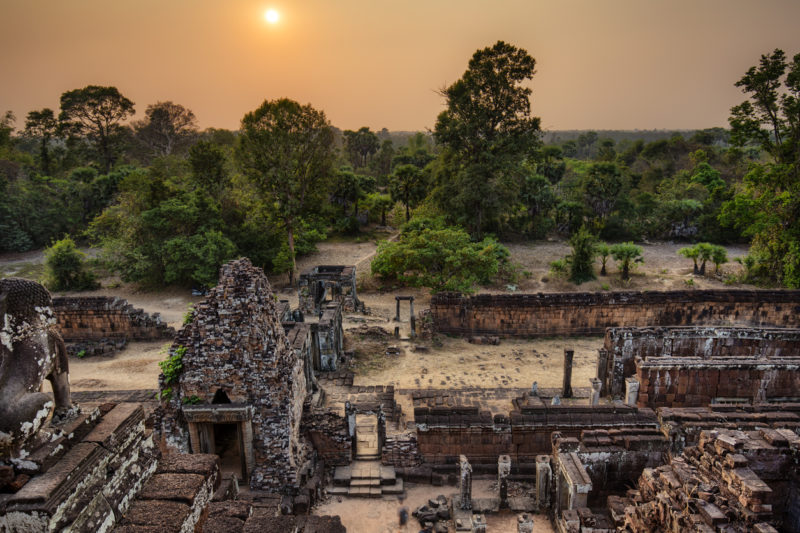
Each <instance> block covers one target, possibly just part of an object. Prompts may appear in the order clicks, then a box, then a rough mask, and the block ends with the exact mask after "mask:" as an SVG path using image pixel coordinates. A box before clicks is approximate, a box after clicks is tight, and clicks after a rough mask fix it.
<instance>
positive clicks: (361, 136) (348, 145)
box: [344, 126, 381, 169]
mask: <svg viewBox="0 0 800 533" xmlns="http://www.w3.org/2000/svg"><path fill="white" fill-rule="evenodd" d="M380 146H381V141H380V139H378V136H377V135H375V133H373V132H372V131H370V129H369V128H368V127H367V126H364V127H362V128H359V130H358V131H352V130H344V147H345V150H346V151H347V155H348V156H349V158H350V162H351V163H352V164H353V167H354V168H356V169H359V168H362V167H365V166H367V163H368V162H369V157H370V156H371V155H372V154H374V153H375V152H377V151H378V149H379V148H380Z"/></svg>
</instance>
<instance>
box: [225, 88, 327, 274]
mask: <svg viewBox="0 0 800 533" xmlns="http://www.w3.org/2000/svg"><path fill="white" fill-rule="evenodd" d="M333 140H334V139H333V130H332V129H331V126H330V124H329V123H328V120H327V119H326V118H325V113H323V112H322V111H318V110H316V109H314V108H313V107H311V106H310V105H305V106H302V105H300V104H298V103H297V102H295V101H293V100H289V99H287V98H283V99H280V100H273V101H265V102H264V103H263V104H262V105H261V106H260V107H259V108H258V109H256V110H255V111H252V112H250V113H247V114H246V115H245V116H244V118H243V119H242V127H241V135H240V137H239V144H238V146H237V151H236V153H237V156H238V159H239V162H240V165H241V167H242V170H243V171H244V173H245V175H246V176H247V177H248V178H249V179H250V180H251V181H252V182H253V183H254V184H255V185H256V188H257V190H259V191H260V193H261V195H262V197H263V200H264V201H265V202H267V203H270V204H272V205H274V206H275V209H276V210H277V216H278V218H279V219H280V220H281V222H282V224H283V227H284V228H285V230H286V238H287V244H288V248H289V255H290V259H291V267H290V269H289V281H290V283H294V278H295V273H296V271H297V264H296V261H295V257H296V253H295V232H296V230H297V228H298V225H299V224H300V223H301V220H302V218H303V217H304V216H307V215H309V214H310V213H313V212H318V210H319V207H320V205H321V204H322V202H323V200H324V199H325V198H326V197H327V192H328V182H329V179H330V176H331V174H332V172H331V170H332V164H333V158H334V152H333V149H334V146H333Z"/></svg>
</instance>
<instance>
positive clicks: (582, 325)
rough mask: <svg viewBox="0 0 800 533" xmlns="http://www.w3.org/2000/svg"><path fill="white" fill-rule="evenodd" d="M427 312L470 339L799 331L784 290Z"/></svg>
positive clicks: (547, 300) (791, 294) (590, 296)
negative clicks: (625, 330)
mask: <svg viewBox="0 0 800 533" xmlns="http://www.w3.org/2000/svg"><path fill="white" fill-rule="evenodd" d="M430 308H431V314H432V317H433V323H434V327H435V329H436V331H438V332H439V333H450V334H456V335H465V336H474V335H504V336H519V337H537V336H554V335H602V334H603V333H604V332H605V328H608V327H620V326H637V327H644V326H677V325H684V326H690V325H705V324H715V325H734V324H741V325H749V326H769V327H798V326H800V291H782V290H763V291H761V290H759V291H746V290H697V291H664V292H633V291H631V292H603V293H589V292H576V293H553V294H542V293H539V294H498V295H493V294H479V295H476V296H464V295H461V294H460V293H439V294H436V295H434V296H433V297H432V298H431V306H430Z"/></svg>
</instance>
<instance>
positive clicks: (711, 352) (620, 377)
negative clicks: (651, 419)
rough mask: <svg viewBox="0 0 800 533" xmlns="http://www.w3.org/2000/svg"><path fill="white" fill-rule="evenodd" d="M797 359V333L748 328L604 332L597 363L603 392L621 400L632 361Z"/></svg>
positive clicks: (799, 339)
mask: <svg viewBox="0 0 800 533" xmlns="http://www.w3.org/2000/svg"><path fill="white" fill-rule="evenodd" d="M798 356H800V329H787V328H747V327H710V326H699V327H649V328H635V327H623V328H608V329H607V330H606V336H605V341H604V344H603V350H601V352H600V359H599V361H598V372H597V374H598V376H597V377H598V378H599V379H600V381H602V382H603V390H602V393H603V394H610V395H612V396H616V397H620V396H622V394H623V393H624V392H625V378H628V377H630V376H633V375H634V374H636V361H635V360H636V358H641V359H651V358H654V357H694V358H700V359H704V360H705V359H712V358H739V359H742V358H744V359H756V360H759V362H760V363H763V364H769V363H771V362H772V360H774V359H779V358H783V357H798Z"/></svg>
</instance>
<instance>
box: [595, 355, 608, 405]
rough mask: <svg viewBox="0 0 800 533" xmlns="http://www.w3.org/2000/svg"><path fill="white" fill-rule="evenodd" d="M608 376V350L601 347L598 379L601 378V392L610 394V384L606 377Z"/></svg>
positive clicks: (598, 356) (598, 357)
mask: <svg viewBox="0 0 800 533" xmlns="http://www.w3.org/2000/svg"><path fill="white" fill-rule="evenodd" d="M607 376H608V350H606V349H605V348H600V349H599V350H597V379H599V380H600V383H601V384H602V387H601V389H600V394H601V395H602V394H608V385H606V379H607Z"/></svg>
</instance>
